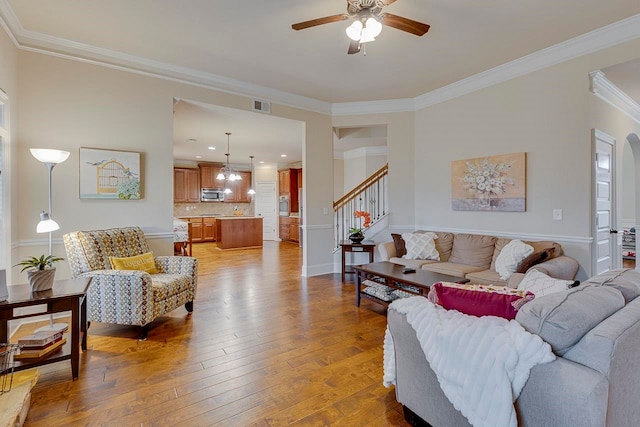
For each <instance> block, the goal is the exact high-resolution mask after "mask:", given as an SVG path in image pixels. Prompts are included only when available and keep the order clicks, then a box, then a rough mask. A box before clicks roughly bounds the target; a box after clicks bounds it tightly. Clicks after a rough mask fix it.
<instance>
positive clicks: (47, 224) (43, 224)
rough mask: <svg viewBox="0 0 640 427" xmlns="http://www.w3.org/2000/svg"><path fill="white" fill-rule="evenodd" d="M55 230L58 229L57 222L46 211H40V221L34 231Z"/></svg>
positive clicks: (46, 231) (45, 231) (47, 231)
mask: <svg viewBox="0 0 640 427" xmlns="http://www.w3.org/2000/svg"><path fill="white" fill-rule="evenodd" d="M56 230H60V226H59V225H58V223H57V222H55V221H54V220H52V219H51V218H50V217H49V214H48V213H46V212H42V213H41V214H40V222H39V223H38V225H37V227H36V233H49V232H50V231H56Z"/></svg>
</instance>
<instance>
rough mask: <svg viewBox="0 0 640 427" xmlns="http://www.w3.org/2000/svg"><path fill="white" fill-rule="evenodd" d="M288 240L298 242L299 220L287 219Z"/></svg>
mask: <svg viewBox="0 0 640 427" xmlns="http://www.w3.org/2000/svg"><path fill="white" fill-rule="evenodd" d="M289 240H291V241H292V242H296V243H299V242H300V218H295V217H289Z"/></svg>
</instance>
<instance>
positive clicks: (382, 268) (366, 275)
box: [354, 261, 469, 307]
mask: <svg viewBox="0 0 640 427" xmlns="http://www.w3.org/2000/svg"><path fill="white" fill-rule="evenodd" d="M403 268H404V265H399V264H394V263H392V262H388V261H380V262H374V263H372V264H364V265H359V266H357V267H354V269H355V271H356V306H357V307H360V296H363V297H365V298H368V299H370V300H372V301H374V302H377V303H378V304H382V305H384V306H385V307H388V306H389V303H390V301H384V300H381V299H379V298H376V297H375V296H373V295H369V294H366V293H364V292H362V282H363V281H364V280H367V279H370V278H372V277H377V278H379V279H378V281H379V282H382V284H384V285H385V286H388V287H390V288H393V289H398V290H401V291H404V292H408V293H410V294H415V295H423V296H426V295H427V294H428V293H429V288H430V287H431V285H433V284H434V283H436V282H455V283H467V282H468V281H469V279H465V278H464V277H456V276H450V275H448V274H441V273H433V272H431V271H427V270H422V269H419V268H416V272H415V273H406V274H405V273H402V269H403ZM400 285H407V286H411V287H413V288H414V289H416V290H415V291H412V290H410V289H406V288H403V287H401V286H400Z"/></svg>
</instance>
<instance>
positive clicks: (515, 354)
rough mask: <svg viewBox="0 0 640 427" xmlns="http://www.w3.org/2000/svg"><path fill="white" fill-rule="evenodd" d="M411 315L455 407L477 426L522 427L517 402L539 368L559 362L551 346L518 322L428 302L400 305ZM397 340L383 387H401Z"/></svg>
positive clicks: (389, 351) (397, 305)
mask: <svg viewBox="0 0 640 427" xmlns="http://www.w3.org/2000/svg"><path fill="white" fill-rule="evenodd" d="M389 310H396V311H397V312H399V313H402V314H406V315H407V320H408V322H409V324H410V325H411V326H412V327H413V329H415V331H416V334H417V337H418V341H419V342H420V346H421V347H422V351H423V352H424V354H425V356H426V358H427V361H428V362H429V365H430V366H431V369H433V371H434V372H435V374H436V376H437V378H438V381H439V382H440V387H441V388H442V391H443V392H444V394H445V395H446V396H447V398H448V399H449V400H450V401H451V403H452V404H453V406H454V407H455V408H456V409H457V410H459V411H460V412H461V413H462V415H464V416H465V417H466V418H467V419H468V420H469V422H470V423H471V424H472V425H473V426H477V427H480V426H486V427H502V426H505V427H506V426H511V427H516V426H517V425H518V420H517V417H516V412H515V409H514V407H513V402H514V401H515V400H516V399H517V398H518V396H519V395H520V391H521V390H522V388H523V387H524V385H525V383H526V382H527V379H528V378H529V371H530V370H531V368H533V366H535V365H537V364H539V363H548V362H551V361H553V360H554V359H555V356H554V355H553V353H552V352H551V347H550V346H549V344H547V343H545V342H544V341H542V339H541V338H540V337H539V336H537V335H533V334H531V333H529V332H527V331H525V330H524V328H523V327H522V326H521V325H520V324H519V323H518V322H516V321H515V320H511V321H508V320H506V319H502V318H500V317H494V316H484V317H475V316H468V315H466V314H462V313H460V312H458V311H455V310H445V309H443V308H442V307H440V306H436V305H434V304H433V303H432V302H431V301H429V300H428V299H426V298H423V297H412V298H403V299H399V300H396V301H394V302H393V303H392V304H391V305H390V306H389ZM395 380H396V362H395V351H394V347H393V338H392V336H391V334H390V332H389V329H388V328H387V331H386V334H385V339H384V378H383V384H384V385H385V387H389V386H390V385H391V384H395Z"/></svg>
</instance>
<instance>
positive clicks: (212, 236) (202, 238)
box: [180, 216, 216, 243]
mask: <svg viewBox="0 0 640 427" xmlns="http://www.w3.org/2000/svg"><path fill="white" fill-rule="evenodd" d="M180 219H181V220H183V221H187V222H190V223H191V242H192V243H201V242H215V241H216V218H215V217H199V216H194V217H187V218H180Z"/></svg>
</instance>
